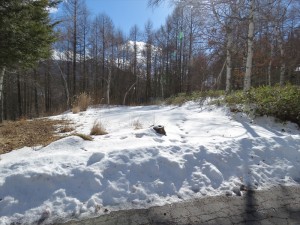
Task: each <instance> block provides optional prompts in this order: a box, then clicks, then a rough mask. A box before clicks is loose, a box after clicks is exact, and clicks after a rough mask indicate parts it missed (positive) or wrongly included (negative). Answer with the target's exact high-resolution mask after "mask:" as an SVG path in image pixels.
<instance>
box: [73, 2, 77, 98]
mask: <svg viewBox="0 0 300 225" xmlns="http://www.w3.org/2000/svg"><path fill="white" fill-rule="evenodd" d="M77 7H78V6H77V1H75V6H74V17H73V26H74V30H73V96H75V95H76V64H77V10H78V9H77Z"/></svg>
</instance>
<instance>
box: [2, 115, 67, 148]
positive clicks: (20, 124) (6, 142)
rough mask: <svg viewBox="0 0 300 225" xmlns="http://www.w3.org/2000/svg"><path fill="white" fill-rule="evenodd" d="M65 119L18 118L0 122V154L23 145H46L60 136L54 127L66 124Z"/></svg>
mask: <svg viewBox="0 0 300 225" xmlns="http://www.w3.org/2000/svg"><path fill="white" fill-rule="evenodd" d="M68 123H69V122H68V121H65V120H48V119H38V120H32V121H29V120H20V121H16V122H11V121H9V122H4V123H2V124H0V154H3V153H7V152H10V151H12V150H13V149H18V148H22V147H24V146H27V147H33V146H37V145H43V146H45V145H48V144H50V143H51V142H53V141H56V140H58V139H60V138H62V136H57V135H56V130H57V129H56V127H57V126H61V125H67V124H68Z"/></svg>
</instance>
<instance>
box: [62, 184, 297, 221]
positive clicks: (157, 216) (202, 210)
mask: <svg viewBox="0 0 300 225" xmlns="http://www.w3.org/2000/svg"><path fill="white" fill-rule="evenodd" d="M171 224H172V225H199V224H211V225H212V224H214V225H223V224H224V225H227V224H234V225H238V224H239V225H240V224H247V225H276V224H278V225H300V186H292V187H285V186H278V187H272V188H270V189H269V190H263V191H246V192H244V195H243V196H242V197H238V196H230V197H226V196H214V197H206V198H201V199H195V200H192V201H186V202H180V203H174V204H170V205H165V206H160V207H151V208H149V209H138V210H126V211H117V212H111V213H108V214H106V215H103V216H100V217H97V218H92V219H87V220H83V221H69V222H67V223H64V225H171Z"/></svg>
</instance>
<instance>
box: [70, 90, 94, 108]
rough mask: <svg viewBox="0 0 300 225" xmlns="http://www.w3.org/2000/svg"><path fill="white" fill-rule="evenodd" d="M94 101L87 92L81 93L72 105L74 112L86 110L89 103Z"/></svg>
mask: <svg viewBox="0 0 300 225" xmlns="http://www.w3.org/2000/svg"><path fill="white" fill-rule="evenodd" d="M91 102H92V98H91V97H90V96H89V95H88V94H87V93H85V92H83V93H81V94H80V95H79V96H78V97H76V99H75V101H74V103H73V107H72V112H73V113H78V112H82V111H86V110H87V108H88V107H89V105H90V104H91Z"/></svg>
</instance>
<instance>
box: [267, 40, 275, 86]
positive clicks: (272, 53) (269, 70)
mask: <svg viewBox="0 0 300 225" xmlns="http://www.w3.org/2000/svg"><path fill="white" fill-rule="evenodd" d="M273 55H274V43H273V41H272V42H271V53H270V61H269V65H268V84H269V86H271V85H272V81H271V76H272V75H271V72H272V64H273Z"/></svg>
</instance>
